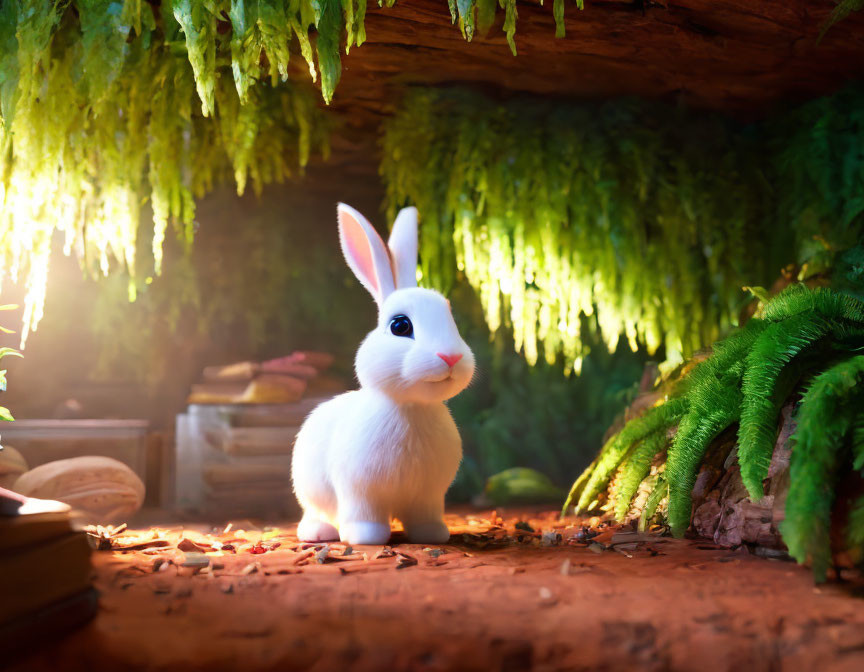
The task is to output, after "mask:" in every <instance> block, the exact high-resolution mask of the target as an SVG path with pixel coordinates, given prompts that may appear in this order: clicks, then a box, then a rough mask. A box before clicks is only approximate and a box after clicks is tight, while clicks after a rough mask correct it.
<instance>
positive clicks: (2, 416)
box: [0, 406, 15, 422]
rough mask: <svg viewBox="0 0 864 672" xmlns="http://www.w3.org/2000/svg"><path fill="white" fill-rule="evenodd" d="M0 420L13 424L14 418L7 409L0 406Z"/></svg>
mask: <svg viewBox="0 0 864 672" xmlns="http://www.w3.org/2000/svg"><path fill="white" fill-rule="evenodd" d="M0 420H3V421H4V422H13V421H14V420H15V418H13V417H12V414H11V413H10V412H9V409H8V408H4V407H3V406H0Z"/></svg>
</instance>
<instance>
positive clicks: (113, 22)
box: [0, 3, 336, 347]
mask: <svg viewBox="0 0 864 672" xmlns="http://www.w3.org/2000/svg"><path fill="white" fill-rule="evenodd" d="M73 4H74V3H73ZM28 6H29V5H28ZM21 7H24V5H21ZM70 7H71V5H70V3H41V4H39V3H36V4H34V5H33V7H32V8H31V9H29V10H27V13H25V12H24V11H23V10H22V9H18V3H3V4H2V5H0V8H2V9H0V11H2V16H0V33H2V34H0V39H2V40H4V44H9V40H10V39H11V41H12V42H13V43H16V44H17V45H18V52H17V53H14V52H13V53H11V54H6V61H9V62H3V63H2V64H0V68H2V73H0V74H2V76H3V77H5V80H4V81H5V82H6V84H4V89H3V95H4V98H3V100H2V105H0V241H2V246H0V282H2V281H3V280H4V279H5V280H6V281H10V280H11V281H12V282H16V283H21V285H22V287H23V290H24V294H25V296H24V299H23V325H22V328H21V347H24V345H25V344H26V342H27V339H28V336H29V335H30V334H31V332H33V331H35V329H36V327H37V326H38V324H39V321H40V320H41V319H42V316H43V307H44V303H45V296H46V286H47V281H48V271H49V265H50V258H51V249H52V244H53V242H54V239H55V235H56V237H57V241H58V242H62V249H63V252H64V253H65V254H67V255H73V254H74V255H75V256H76V257H77V258H78V259H79V260H80V262H81V265H82V267H83V268H84V270H85V272H86V273H88V274H89V275H91V276H106V275H108V274H109V273H114V272H121V273H125V274H127V275H128V277H129V286H128V295H129V299H130V300H134V299H135V297H136V294H137V291H138V289H139V283H140V284H141V286H144V284H145V283H147V282H148V281H145V280H144V278H148V279H149V278H152V277H153V275H158V274H159V273H160V271H161V269H162V265H163V259H162V249H163V244H164V242H165V240H166V236H167V235H168V234H169V231H170V230H171V229H172V228H174V229H175V230H176V231H177V233H178V236H179V237H180V239H181V240H182V243H183V247H184V248H186V249H188V245H189V243H190V242H191V239H192V233H193V231H194V226H193V225H194V220H195V199H196V198H198V197H200V196H201V195H203V194H204V193H206V192H207V191H208V190H210V189H211V188H213V186H214V185H215V184H216V183H217V182H221V181H224V180H226V179H230V178H231V177H232V176H233V177H234V179H235V181H236V184H237V190H238V192H240V193H242V192H243V190H244V189H245V187H246V185H247V182H248V183H249V184H250V185H251V186H252V188H253V189H254V190H255V191H256V192H258V191H260V189H261V188H262V185H264V184H267V183H269V182H278V181H281V180H283V179H284V178H285V177H287V176H288V175H290V173H291V170H292V164H299V165H301V166H302V165H304V164H305V162H306V160H307V159H308V157H309V154H310V151H312V150H323V151H324V152H325V153H326V143H327V127H326V122H325V120H324V119H323V117H322V115H321V113H320V112H319V111H318V110H317V108H316V96H317V94H315V93H314V92H312V91H311V90H306V89H302V88H295V87H292V86H288V85H284V84H279V85H278V86H276V85H274V86H254V87H253V86H252V85H253V84H255V83H256V82H257V81H258V80H259V79H261V78H265V74H266V73H265V72H263V71H262V70H261V67H262V66H261V62H262V60H263V59H261V58H260V55H261V52H262V50H263V51H264V52H266V53H267V54H268V56H272V57H273V58H272V59H271V62H270V66H271V72H270V74H271V75H272V76H273V81H274V84H275V83H276V81H277V79H278V78H276V77H275V74H274V73H277V71H278V73H281V74H282V75H283V76H284V75H285V74H286V73H287V69H286V65H287V58H288V50H287V44H288V41H290V37H291V36H292V35H294V33H295V32H296V31H299V32H300V33H302V34H305V33H304V31H303V27H302V26H300V25H299V24H298V25H297V26H296V27H292V26H290V25H287V24H286V25H285V26H284V30H285V31H287V32H286V33H285V35H284V36H283V37H285V45H286V46H285V48H284V50H281V51H279V54H278V56H279V57H278V58H276V57H275V55H274V54H275V51H274V50H276V48H277V46H278V45H277V44H276V40H275V38H276V37H278V36H277V35H275V34H274V35H273V37H274V42H272V43H268V45H262V43H261V42H260V41H257V42H256V41H254V40H250V41H249V44H248V45H246V44H245V43H244V47H243V49H241V50H240V51H239V52H238V51H237V50H236V49H235V50H233V51H232V48H231V47H230V45H228V43H227V41H226V42H225V44H222V42H218V47H219V49H223V50H224V51H225V53H226V54H230V57H229V58H228V59H227V61H226V60H219V61H217V62H215V63H214V62H208V61H206V60H204V59H201V60H200V61H199V60H198V59H197V55H199V54H200V52H201V51H202V50H204V49H207V48H210V47H208V45H207V43H206V40H217V37H216V35H215V33H213V32H212V31H211V32H209V33H208V32H207V31H204V32H203V33H201V34H199V33H198V32H196V33H195V34H194V35H191V34H184V33H183V31H182V30H181V26H180V24H178V23H177V22H176V21H177V20H179V19H176V20H175V19H174V18H172V15H171V14H170V13H168V14H163V16H162V19H161V24H160V25H158V26H157V24H156V23H155V22H154V21H153V13H152V11H151V8H150V7H149V6H148V5H146V3H138V4H135V3H127V5H126V6H125V7H124V9H123V14H122V16H120V17H118V16H117V12H116V3H105V4H104V6H101V5H99V3H89V6H88V7H87V9H86V11H87V12H91V14H93V13H103V12H104V16H102V15H100V16H99V17H95V18H98V19H99V20H98V21H95V23H98V24H99V25H102V24H103V23H104V24H105V25H106V26H110V27H111V30H109V31H107V32H106V33H105V34H104V35H101V37H100V41H99V43H98V44H97V45H95V46H94V45H91V46H89V47H85V46H83V45H82V41H81V40H82V37H81V35H82V31H81V28H80V26H79V25H78V23H77V22H78V20H79V14H80V12H81V11H85V10H83V9H82V8H81V7H78V6H77V5H76V6H75V7H74V8H70ZM141 7H143V10H142V9H141ZM208 11H209V10H208ZM64 12H68V15H66V14H64ZM196 16H197V15H196ZM202 16H204V17H205V18H206V20H207V21H209V22H210V24H212V26H215V25H216V22H217V20H218V17H217V16H216V15H211V14H204V15H202ZM90 18H91V20H92V19H94V16H93V15H91V17H90ZM181 18H183V19H184V20H186V19H189V17H186V16H183V17H181ZM190 20H191V19H190ZM184 25H185V24H184ZM133 26H134V29H133ZM295 28H296V30H295ZM334 30H336V28H334ZM10 35H11V37H10ZM202 35H204V36H205V37H206V39H205V37H202ZM184 36H185V39H186V41H187V45H186V46H187V49H186V50H177V49H176V48H174V47H173V46H172V48H171V49H165V48H164V47H165V40H169V41H171V40H176V39H184ZM196 36H197V37H196ZM103 38H104V41H105V44H103ZM193 38H194V39H193ZM301 39H302V38H301ZM217 41H218V40H217ZM172 44H174V42H172ZM211 47H212V44H211ZM88 49H89V51H88ZM102 49H104V52H103V51H101V50H102ZM246 50H248V54H247V53H246ZM304 57H307V60H309V58H311V52H310V53H309V54H307V53H306V51H304ZM236 58H242V59H243V63H242V64H241V65H238V64H236V63H233V62H232V61H233V59H236ZM10 59H12V61H14V62H11V61H10ZM192 61H194V63H193V62H192ZM208 63H209V64H208ZM232 65H237V67H235V68H233V69H232V67H231V66H232ZM217 70H222V71H224V72H220V73H217ZM220 74H224V75H225V76H218V75H220ZM232 75H233V76H232ZM328 81H330V83H331V84H333V83H334V82H333V77H332V76H329V79H328ZM9 82H12V83H13V84H15V86H12V87H7V84H8V83H9ZM241 84H242V86H241ZM199 95H201V96H204V97H205V98H206V101H203V102H206V104H203V103H202V101H201V100H199V99H198V98H199ZM241 98H242V101H241ZM241 103H242V104H241ZM202 106H203V109H205V110H206V111H207V113H208V114H209V113H210V112H212V113H213V114H211V115H210V117H212V118H205V116H203V114H202V113H201V110H202ZM291 159H293V161H292V160H291ZM148 201H149V204H150V206H151V208H152V211H153V222H152V229H149V230H148V224H145V223H144V222H142V221H141V217H140V214H141V209H142V206H144V205H145V203H147V202H148ZM139 238H141V239H143V240H145V241H149V242H150V244H149V246H148V247H149V250H148V251H147V252H148V253H147V254H144V255H141V254H140V250H138V249H137V242H138V239H139ZM151 257H152V258H151Z"/></svg>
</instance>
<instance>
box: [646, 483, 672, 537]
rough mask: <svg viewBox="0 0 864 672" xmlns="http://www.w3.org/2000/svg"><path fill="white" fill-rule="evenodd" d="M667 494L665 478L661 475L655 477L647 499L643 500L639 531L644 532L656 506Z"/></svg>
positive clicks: (655, 510) (655, 511) (667, 488)
mask: <svg viewBox="0 0 864 672" xmlns="http://www.w3.org/2000/svg"><path fill="white" fill-rule="evenodd" d="M668 494H669V487H668V483H667V481H666V479H665V478H664V477H663V476H658V477H657V482H656V483H655V484H654V489H653V490H652V491H651V494H650V495H648V500H647V501H646V502H645V508H644V509H642V513H641V515H640V516H639V531H640V532H644V531H645V530H646V529H647V528H648V521H649V520H651V519H652V518H653V517H654V514H655V513H657V507H658V506H660V502H662V501H663V498H664V497H666V496H667V495H668Z"/></svg>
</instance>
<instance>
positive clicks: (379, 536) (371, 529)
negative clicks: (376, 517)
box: [339, 520, 390, 546]
mask: <svg viewBox="0 0 864 672" xmlns="http://www.w3.org/2000/svg"><path fill="white" fill-rule="evenodd" d="M339 538H340V540H341V541H344V542H345V543H348V544H356V545H358V546H362V545H364V544H366V545H370V546H379V545H381V544H386V543H387V542H388V541H390V525H389V523H373V522H370V521H365V520H358V521H354V522H346V523H341V524H340V525H339Z"/></svg>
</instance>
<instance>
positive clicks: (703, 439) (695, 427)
mask: <svg viewBox="0 0 864 672" xmlns="http://www.w3.org/2000/svg"><path fill="white" fill-rule="evenodd" d="M718 391H720V390H718ZM723 392H725V395H724V396H723V397H722V398H718V404H717V406H718V408H717V409H716V410H714V411H711V412H706V411H704V410H703V411H691V412H689V413H688V414H687V415H686V416H685V417H684V419H683V420H682V421H681V424H680V425H678V433H677V434H676V435H675V439H674V440H673V442H672V447H671V448H670V449H669V456H668V458H667V461H666V478H667V479H668V481H669V513H668V519H669V527H671V528H672V533H673V534H674V535H675V536H676V537H682V536H684V533H685V532H686V531H687V527H688V526H689V525H690V514H691V509H692V492H693V486H694V485H695V484H696V473H697V470H698V469H699V464H700V463H701V462H702V458H703V457H704V456H705V453H706V451H707V450H708V446H709V444H710V443H711V442H712V441H713V440H714V439H715V438H717V436H719V435H720V433H721V432H723V431H724V430H725V429H727V428H728V427H729V426H730V425H732V424H733V423H734V422H735V421H736V420H737V417H738V410H739V405H740V393H738V391H737V390H734V393H733V392H732V391H730V390H724V391H723Z"/></svg>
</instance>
